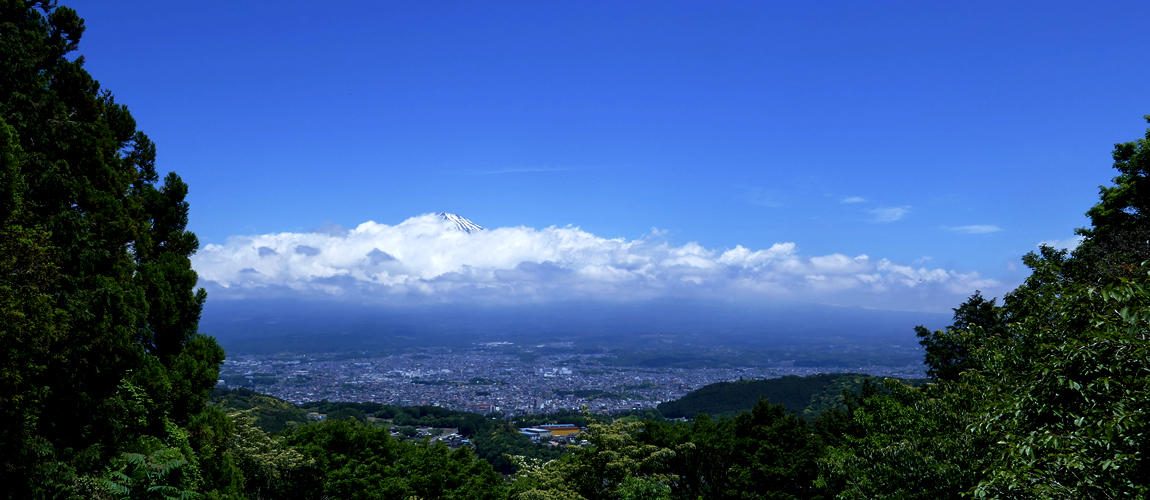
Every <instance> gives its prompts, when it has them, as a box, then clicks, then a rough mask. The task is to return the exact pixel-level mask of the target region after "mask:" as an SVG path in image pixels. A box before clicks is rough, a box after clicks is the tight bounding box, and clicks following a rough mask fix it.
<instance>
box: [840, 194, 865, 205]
mask: <svg viewBox="0 0 1150 500" xmlns="http://www.w3.org/2000/svg"><path fill="white" fill-rule="evenodd" d="M865 201H866V198H863V197H861V196H848V197H846V198H843V199H842V203H863V202H865Z"/></svg>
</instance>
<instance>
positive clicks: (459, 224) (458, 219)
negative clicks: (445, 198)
mask: <svg viewBox="0 0 1150 500" xmlns="http://www.w3.org/2000/svg"><path fill="white" fill-rule="evenodd" d="M435 216H436V217H438V218H439V220H445V221H449V222H454V223H455V227H456V228H457V229H459V230H460V231H463V232H465V233H474V232H478V231H483V226H480V225H479V224H476V223H474V222H471V221H469V220H467V217H463V216H461V215H455V214H449V213H447V212H439V213H437V214H435Z"/></svg>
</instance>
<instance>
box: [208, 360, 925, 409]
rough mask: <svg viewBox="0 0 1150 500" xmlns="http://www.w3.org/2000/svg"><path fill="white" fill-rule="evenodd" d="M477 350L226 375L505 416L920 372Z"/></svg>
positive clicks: (228, 367) (270, 364) (269, 365)
mask: <svg viewBox="0 0 1150 500" xmlns="http://www.w3.org/2000/svg"><path fill="white" fill-rule="evenodd" d="M485 347H488V346H485V345H478V346H477V347H476V348H475V349H473V350H464V351H452V350H448V349H438V350H436V349H429V350H426V351H424V352H421V353H416V354H402V355H394V356H386V357H372V358H354V359H328V360H323V359H313V358H312V357H308V356H305V355H282V354H281V355H262V356H261V355H234V356H229V358H228V359H227V360H226V361H225V363H224V366H223V368H222V370H221V373H220V376H221V380H220V384H221V385H222V386H224V387H237V386H244V387H251V388H255V389H257V390H259V391H260V392H263V393H266V394H270V395H273V396H276V397H279V398H282V399H285V400H287V401H291V402H294V403H297V404H298V403H303V402H307V401H319V400H323V399H327V400H330V401H354V402H376V403H384V404H393V405H401V406H416V405H431V406H439V407H443V408H449V409H453V410H467V411H474V412H479V413H490V412H499V413H502V414H503V415H504V416H511V415H517V414H524V413H541V412H542V413H547V412H554V411H558V410H561V409H578V408H580V407H581V406H583V405H586V406H588V407H589V408H590V409H591V410H592V411H596V412H612V411H620V410H630V409H645V408H654V407H655V406H656V405H658V404H659V403H661V402H663V401H669V400H674V399H678V398H680V397H682V396H683V395H685V394H687V393H688V392H690V391H693V390H695V389H698V388H700V387H703V386H705V385H708V384H713V383H716V382H723V381H735V380H740V379H763V378H775V377H781V376H785V375H810V374H814V373H828V372H830V373H833V372H860V373H868V374H871V375H878V376H890V377H903V378H915V377H921V376H922V368H921V367H920V366H864V367H841V368H835V367H829V368H828V367H817V368H815V367H796V366H788V365H787V363H785V362H780V363H778V364H776V365H770V366H756V367H729V368H667V367H660V368H652V367H640V366H613V365H610V364H605V363H602V361H603V360H604V358H606V357H609V356H611V355H610V354H562V355H544V356H538V357H534V358H524V357H520V356H516V355H511V354H502V353H496V352H490V351H489V350H487V349H485Z"/></svg>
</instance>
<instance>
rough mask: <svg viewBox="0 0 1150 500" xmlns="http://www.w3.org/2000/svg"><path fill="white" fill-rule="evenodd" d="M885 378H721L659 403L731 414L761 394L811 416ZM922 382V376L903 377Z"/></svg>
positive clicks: (677, 413) (675, 411)
mask: <svg viewBox="0 0 1150 500" xmlns="http://www.w3.org/2000/svg"><path fill="white" fill-rule="evenodd" d="M867 381H869V382H870V383H872V384H877V383H881V382H882V378H879V377H871V376H869V375H861V374H858V373H823V374H818V375H809V376H806V377H800V376H798V375H788V376H786V377H780V378H773V379H767V380H740V381H738V382H719V383H717V384H711V385H708V386H705V387H701V388H699V389H696V390H694V391H691V392H690V393H688V394H687V395H685V396H683V397H681V398H679V399H677V400H675V401H667V402H665V403H662V404H660V405H659V412H660V413H662V414H663V416H664V417H667V418H684V417H685V418H692V417H694V416H695V415H698V414H700V413H706V414H708V415H710V416H711V417H719V416H731V415H733V414H735V413H738V412H745V411H750V410H751V408H753V407H754V406H755V405H756V404H758V402H759V398H766V399H767V401H770V402H772V403H778V404H781V405H783V407H785V408H786V409H787V411H792V412H797V413H799V414H800V415H802V416H804V417H806V418H808V419H810V418H814V417H816V416H818V415H819V414H821V413H822V412H823V411H825V410H828V409H830V408H843V405H844V402H843V398H842V394H843V393H844V392H850V393H857V392H859V391H860V390H862V387H863V384H864V383H866V382H867ZM902 382H903V383H906V384H910V385H919V384H920V383H921V382H923V381H922V380H903V381H902Z"/></svg>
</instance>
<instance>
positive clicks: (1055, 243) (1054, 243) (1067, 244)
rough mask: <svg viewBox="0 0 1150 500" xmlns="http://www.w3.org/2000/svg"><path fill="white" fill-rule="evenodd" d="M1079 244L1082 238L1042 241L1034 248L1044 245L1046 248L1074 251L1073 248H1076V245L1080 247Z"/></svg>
mask: <svg viewBox="0 0 1150 500" xmlns="http://www.w3.org/2000/svg"><path fill="white" fill-rule="evenodd" d="M1081 244H1082V237H1081V236H1074V237H1071V238H1066V239H1064V240H1043V241H1040V242H1038V244H1037V245H1035V246H1036V247H1040V246H1043V245H1046V246H1048V247H1054V248H1059V249H1065V250H1074V249H1075V248H1078V245H1081Z"/></svg>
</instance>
